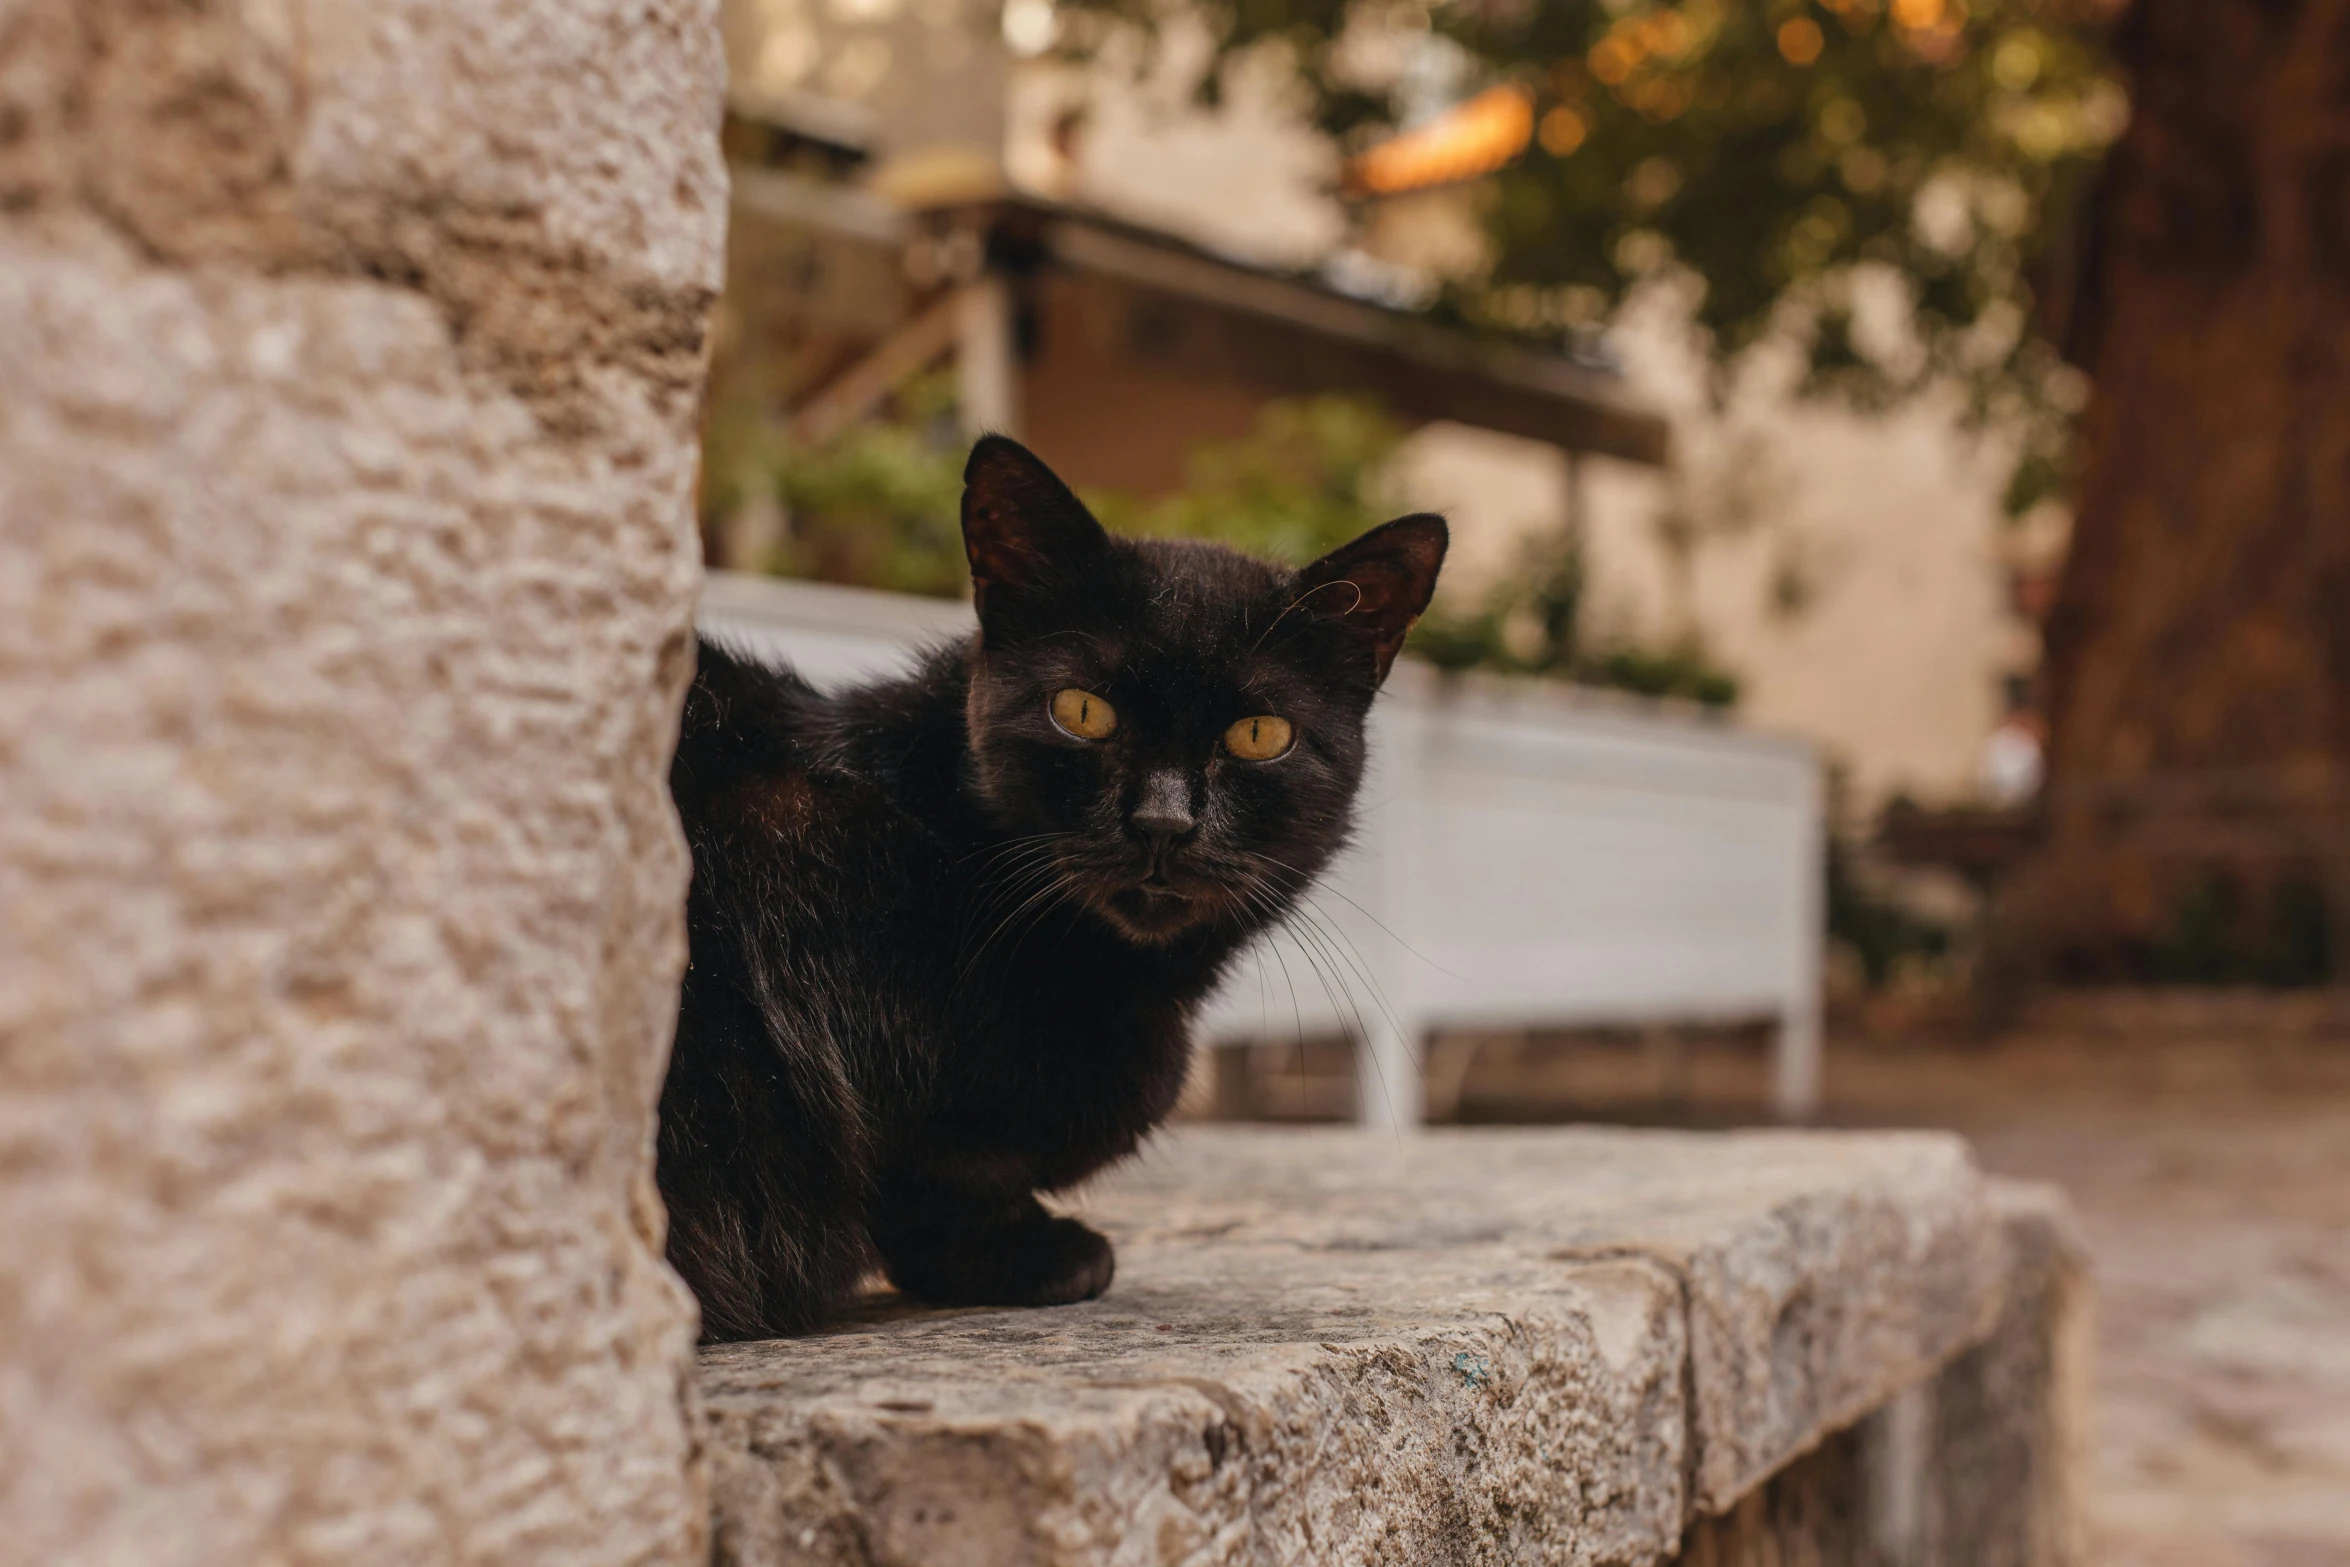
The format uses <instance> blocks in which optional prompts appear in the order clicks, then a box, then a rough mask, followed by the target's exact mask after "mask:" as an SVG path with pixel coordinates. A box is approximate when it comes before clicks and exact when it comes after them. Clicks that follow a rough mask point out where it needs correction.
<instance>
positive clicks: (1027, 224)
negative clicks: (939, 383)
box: [726, 0, 2062, 810]
mask: <svg viewBox="0 0 2350 1567" xmlns="http://www.w3.org/2000/svg"><path fill="white" fill-rule="evenodd" d="M1082 25H1088V19H1086V18H1083V17H1078V16H1074V15H1072V16H1061V15H1058V14H1056V12H1055V11H1054V9H1053V7H1052V6H1051V5H1050V4H1049V0H1011V3H1010V4H1008V5H1004V6H1001V7H999V6H997V5H995V4H992V3H988V0H730V4H729V8H728V39H729V48H730V51H731V58H732V63H733V69H734V75H733V81H734V90H733V98H732V104H733V110H734V123H733V125H732V127H731V128H730V145H731V146H732V148H733V150H734V153H735V157H736V162H737V174H736V178H737V237H736V241H735V260H736V269H737V270H736V276H735V280H734V283H733V284H732V286H731V287H730V294H731V295H732V297H733V302H734V308H733V310H732V311H731V313H730V319H729V322H728V323H727V327H726V329H730V330H733V331H736V332H742V331H754V332H758V333H762V334H764V335H765V337H766V342H765V343H764V345H763V346H762V348H761V350H760V353H759V354H758V355H757V356H756V357H758V358H760V359H761V360H763V361H764V362H766V363H769V364H771V365H776V366H781V367H782V369H781V370H780V371H779V372H777V373H778V374H779V378H780V382H781V383H782V385H781V389H780V390H779V392H778V395H779V396H785V397H789V398H792V399H794V400H795V407H796V409H797V413H796V415H795V416H796V417H798V418H800V419H801V420H802V426H801V427H802V429H803V430H804V431H805V432H808V433H821V431H823V430H824V429H827V428H830V427H832V425H833V424H834V423H835V422H837V421H840V420H843V419H847V418H853V417H855V416H856V415H857V414H858V413H859V411H860V410H861V408H862V407H863V406H865V405H867V404H869V403H870V401H871V400H873V399H874V398H876V397H877V396H878V395H879V394H880V391H881V390H882V389H883V388H884V387H885V385H886V383H887V381H888V379H889V377H890V376H891V375H893V374H895V375H902V374H903V373H904V367H905V365H907V364H909V363H929V362H932V361H934V360H937V361H941V362H944V361H947V360H950V359H951V361H952V362H953V363H954V364H955V365H956V367H957V374H958V376H959V378H960V381H961V402H962V405H963V408H964V410H965V414H966V418H967V419H968V420H969V421H970V422H972V423H974V424H977V425H986V426H989V427H995V428H1005V429H1014V430H1017V431H1019V432H1021V433H1023V434H1025V435H1026V436H1027V437H1028V438H1030V439H1031V440H1032V441H1034V442H1035V443H1036V444H1037V445H1038V446H1039V448H1040V449H1041V450H1043V451H1044V452H1045V453H1046V455H1047V456H1048V457H1049V458H1050V459H1051V460H1053V461H1054V462H1056V463H1057V464H1061V465H1062V466H1063V467H1064V469H1065V470H1066V471H1068V472H1069V473H1070V475H1071V476H1072V477H1073V478H1074V479H1076V480H1077V481H1078V482H1081V483H1097V484H1106V485H1117V486H1120V487H1124V488H1128V489H1135V490H1140V491H1143V492H1146V493H1147V492H1150V491H1153V490H1158V489H1164V488H1167V487H1171V486H1173V485H1175V484H1176V483H1177V482H1178V481H1179V479H1180V477H1181V473H1182V459H1183V455H1184V453H1185V452H1186V450H1187V449H1188V448H1189V447H1191V446H1192V445H1195V444H1197V443H1198V442H1200V441H1203V440H1208V439H1214V438H1227V437H1235V436H1239V435H1241V434H1243V433H1244V432H1245V431H1246V430H1247V429H1248V427H1249V424H1250V421H1251V419H1252V418H1253V416H1254V413H1255V411H1256V409H1257V408H1258V407H1259V406H1261V404H1262V403H1263V402H1264V400H1265V399H1267V398H1269V397H1275V396H1286V395H1295V394H1297V393H1300V392H1307V391H1316V390H1324V389H1329V390H1353V391H1368V392H1373V393H1375V394H1377V395H1379V396H1380V397H1382V398H1383V399H1384V400H1385V401H1387V402H1388V403H1389V405H1390V407H1391V408H1392V409H1393V410H1394V411H1395V412H1396V413H1397V414H1398V415H1399V416H1400V417H1402V418H1403V419H1404V420H1405V422H1406V423H1407V424H1408V425H1410V426H1411V427H1412V429H1413V434H1412V435H1411V437H1410V439H1409V440H1408V442H1407V444H1406V447H1405V450H1404V452H1403V456H1402V460H1401V463H1400V470H1401V471H1400V473H1399V475H1398V481H1399V484H1400V487H1401V488H1403V489H1404V490H1405V491H1406V493H1407V495H1408V498H1409V499H1410V500H1411V501H1412V502H1413V503H1414V504H1418V505H1426V506H1432V507H1437V508H1440V509H1443V510H1445V511H1446V512H1448V514H1450V515H1451V517H1452V518H1453V521H1454V524H1455V539H1456V545H1455V557H1454V561H1453V565H1452V568H1451V570H1450V571H1449V572H1448V582H1447V592H1448V593H1450V594H1452V595H1454V596H1455V598H1456V601H1458V600H1460V599H1463V598H1466V597H1468V596H1471V595H1474V594H1476V593H1477V592H1478V591H1480V589H1481V588H1482V587H1483V586H1484V585H1486V584H1488V583H1490V582H1491V581H1493V580H1494V579H1495V578H1496V577H1497V576H1499V575H1500V574H1501V573H1503V572H1506V571H1508V570H1509V569H1510V568H1511V566H1512V565H1513V563H1514V562H1515V561H1516V560H1517V559H1518V558H1519V548H1518V546H1519V543H1520V541H1521V540H1523V539H1524V538H1526V537H1527V536H1528V535H1530V534H1534V533H1539V532H1545V531H1556V530H1560V529H1567V528H1572V529H1574V530H1576V532H1577V533H1578V535H1579V537H1580V540H1581V544H1582V547H1583V550H1584V553H1585V559H1586V564H1587V568H1588V572H1589V580H1590V591H1589V598H1588V603H1589V609H1588V611H1587V614H1588V616H1589V618H1590V622H1591V623H1592V626H1593V630H1594V631H1595V633H1596V634H1597V635H1598V636H1600V637H1603V638H1604V637H1621V638H1624V639H1627V640H1635V639H1636V640H1641V641H1645V642H1648V643H1651V644H1655V643H1672V642H1678V641H1685V640H1689V639H1695V640H1697V641H1700V642H1702V644H1703V645H1704V646H1705V647H1706V648H1707V649H1708V651H1709V652H1710V653H1711V654H1712V655H1713V656H1714V657H1715V658H1716V659H1717V660H1719V661H1721V662H1723V663H1726V664H1727V665H1728V666H1730V667H1731V668H1732V669H1734V670H1735V671H1736V672H1737V673H1738V675H1739V676H1740V678H1741V681H1742V685H1743V692H1744V695H1743V697H1742V708H1743V710H1744V712H1745V713H1746V715H1747V716H1748V717H1749V718H1751V719H1752V720H1754V721H1756V722H1759V723H1762V724H1764V725H1768V726H1773V727H1779V728H1784V729H1790V730H1794V731H1797V732H1800V733H1803V734H1805V735H1808V736H1811V737H1813V738H1815V739H1817V740H1819V741H1820V742H1822V743H1823V744H1824V745H1825V746H1826V747H1827V748H1828V750H1829V751H1830V753H1831V754H1832V755H1833V756H1835V757H1837V758H1838V759H1839V760H1840V761H1841V762H1842V763H1843V764H1844V765H1845V767H1846V768H1847V770H1848V775H1849V782H1850V785H1851V790H1850V795H1849V800H1850V803H1851V804H1852V805H1853V806H1854V807H1855V808H1856V809H1860V810H1868V809H1873V807H1874V806H1876V805H1877V804H1880V803H1882V802H1883V801H1885V800H1887V799H1890V798H1893V797H1895V796H1897V795H1906V796H1909V797H1911V798H1915V799H1920V800H1924V801H1927V802H1929V803H1944V802H1960V801H1965V800H1969V799H1972V798H1974V797H1975V796H1976V795H1977V794H1978V792H1979V780H1980V779H1981V778H1982V777H1983V775H1984V771H1983V770H1984V761H1985V755H1986V748H1987V747H1988V748H1994V749H1995V748H1996V744H1997V742H1995V741H1994V735H1995V733H1996V732H1998V731H1999V730H2000V726H2001V725H2002V724H2003V723H2004V722H2007V721H2008V720H2009V719H2010V718H2011V715H2012V714H2013V713H2014V712H2015V711H2016V710H2017V709H2018V708H2019V707H2020V706H2028V705H2029V703H2030V693H2031V690H2032V687H2033V677H2034V674H2035V671H2036V669H2037V665H2038V658H2039V649H2038V639H2037V634H2036V631H2035V621H2034V618H2033V613H2032V611H2033V610H2034V608H2035V607H2036V601H2035V594H2036V592H2037V588H2038V585H2039V584H2040V583H2041V582H2043V581H2044V580H2045V577H2046V575H2047V573H2048V571H2049V569H2050V567H2051V566H2052V563H2053V561H2054V559H2055V557H2056V555H2057V553H2058V552H2059V550H2060V549H2061V546H2062V528H2061V526H2060V525H2059V523H2058V521H2057V520H2056V519H2051V518H2040V519H2034V520H2033V525H2032V526H2030V527H2026V528H2021V529H2018V528H2015V527H2013V526H2011V525H2009V524H2008V523H2007V522H2006V521H2005V520H2004V518H2003V517H2002V514H2001V511H2000V507H1999V504H1998V496H1999V487H2000V484H2001V482H2002V480H2003V478H2004V473H2005V465H2004V462H2003V454H2002V453H2001V452H1999V451H1997V450H1995V449H1988V448H1985V447H1979V446H1978V445H1976V444H1975V443H1973V442H1971V441H1970V440H1969V439H1968V438H1966V437H1963V436H1962V435H1960V434H1959V433H1958V431H1957V427H1956V421H1955V418H1954V416H1953V414H1952V411H1951V410H1949V409H1946V408H1939V407H1933V406H1920V407H1913V408H1910V409H1907V410H1904V411H1902V412H1899V413H1897V414H1894V415H1890V416H1885V417H1876V418H1864V417H1861V416H1858V415H1855V414H1852V413H1849V412H1846V411H1843V410H1841V409H1835V408H1828V407H1821V406H1812V405H1802V404H1798V403H1796V402H1795V401H1794V400H1793V399H1792V398H1791V396H1790V395H1788V394H1787V393H1786V391H1785V390H1784V384H1783V382H1774V381H1772V379H1771V377H1770V376H1769V375H1768V374H1767V373H1765V374H1762V375H1758V376H1755V377H1750V382H1751V383H1752V384H1750V385H1749V386H1747V387H1746V388H1744V389H1743V390H1742V391H1741V392H1740V394H1739V395H1738V396H1736V397H1734V398H1733V399H1732V400H1731V402H1730V404H1729V405H1728V406H1727V407H1716V406H1715V405H1714V403H1713V401H1712V399H1711V398H1710V397H1709V395H1708V393H1707V391H1706V388H1705V385H1704V377H1703V367H1702V364H1701V362H1700V359H1699V357H1698V355H1697V354H1696V353H1695V352H1694V350H1693V348H1692V346H1691V345H1690V343H1689V342H1688V340H1687V334H1686V329H1685V320H1686V316H1685V312H1684V311H1683V310H1682V309H1680V308H1679V307H1678V306H1677V305H1676V302H1675V301H1673V300H1671V299H1670V298H1659V299H1656V300H1654V301H1651V302H1649V303H1648V304H1647V305H1645V306H1644V307H1643V308H1640V309H1637V310H1635V311H1634V312H1633V313H1632V317H1631V319H1629V320H1627V321H1625V322H1622V323H1619V325H1618V327H1617V328H1616V329H1615V330H1614V331H1613V332H1612V333H1611V335H1610V338H1609V340H1608V341H1607V342H1606V343H1605V344H1604V345H1593V344H1588V343H1587V344H1584V345H1581V351H1580V352H1573V353H1571V352H1569V351H1568V350H1567V349H1566V348H1564V347H1561V348H1560V349H1559V350H1557V351H1556V352H1551V353H1540V352H1532V351H1515V352H1513V351H1504V350H1493V349H1480V348H1478V347H1476V346H1474V345H1472V344H1471V343H1470V341H1469V340H1468V339H1466V338H1465V337H1459V336H1456V335H1454V334H1451V333H1448V332H1442V331H1439V330H1437V329H1435V328H1433V327H1430V326H1428V325H1426V324H1425V323H1422V322H1419V321H1416V320H1414V319H1413V317H1412V315H1411V313H1410V312H1411V308H1412V307H1413V306H1415V305H1416V304H1419V303H1421V302H1424V301H1425V300H1426V299H1427V298H1428V297H1429V296H1430V295H1431V294H1432V292H1433V291H1434V288H1435V286H1436V285H1437V283H1438V282H1439V281H1440V280H1441V279H1443V278H1444V277H1446V276H1457V275H1463V274H1470V273H1473V272H1474V271H1475V270H1476V269H1477V268H1478V267H1479V266H1480V265H1481V264H1482V259H1483V249H1482V242H1481V239H1480V235H1479V225H1478V221H1477V219H1478V202H1479V201H1480V199H1481V194H1480V193H1481V187H1480V185H1479V184H1478V179H1479V176H1481V175H1482V174H1484V173H1487V172H1489V171H1490V170H1492V169H1493V168H1496V167H1498V166H1500V164H1501V163H1503V162H1506V161H1507V160H1508V159H1509V158H1511V157H1515V156H1517V155H1519V153H1520V152H1521V151H1522V150H1523V149H1524V148H1525V147H1526V146H1527V145H1528V143H1529V142H1530V141H1531V140H1532V139H1533V138H1534V137H1535V136H1537V135H1538V134H1540V132H1539V130H1538V128H1537V127H1536V126H1535V125H1534V124H1533V123H1532V120H1533V116H1532V114H1531V111H1530V110H1529V109H1528V108H1527V106H1526V105H1525V104H1524V102H1523V101H1522V100H1520V99H1518V98H1516V96H1515V95H1514V94H1511V93H1509V92H1507V91H1499V92H1488V93H1485V94H1482V95H1471V94H1468V93H1467V92H1465V91H1464V90H1463V88H1464V83H1462V82H1461V81H1460V80H1459V72H1458V70H1457V68H1456V64H1455V62H1451V61H1448V60H1447V58H1446V57H1445V56H1444V54H1443V52H1442V50H1441V48H1439V47H1433V46H1424V45H1423V43H1422V42H1421V41H1419V40H1415V39H1414V38H1412V37H1410V36H1409V35H1406V36H1402V37H1400V38H1397V39H1391V40H1388V41H1387V42H1386V44H1385V47H1388V48H1390V49H1392V50H1394V51H1396V52H1397V61H1396V69H1397V70H1398V71H1400V72H1401V73H1403V78H1404V79H1405V81H1406V82H1407V85H1408V86H1409V87H1410V88H1411V89H1412V90H1411V92H1408V93H1407V94H1406V96H1407V97H1408V98H1415V99H1416V100H1417V101H1418V102H1419V103H1420V104H1421V111H1420V113H1419V114H1418V116H1417V118H1416V120H1415V121H1414V122H1412V123H1408V124H1407V125H1406V127H1405V128H1404V130H1403V131H1402V133H1401V134H1399V135H1398V136H1397V137H1395V138H1394V139H1393V140H1392V141H1390V142H1389V143H1387V144H1386V145H1384V146H1382V147H1379V148H1376V149H1373V150H1372V151H1370V152H1369V153H1368V154H1366V155H1364V156H1361V157H1358V158H1357V159H1356V160H1355V162H1354V163H1353V164H1352V165H1351V166H1344V167H1342V166H1341V162H1340V159H1339V156H1338V154H1337V152H1336V151H1335V150H1334V149H1332V148H1331V146H1330V145H1329V144H1328V143H1327V142H1326V141H1325V140H1324V139H1323V138H1321V137H1319V136H1317V135H1316V134H1314V133H1313V132H1312V131H1311V130H1310V129H1309V128H1308V127H1306V126H1305V125H1304V124H1303V123H1302V122H1301V120H1300V119H1299V117H1298V115H1297V114H1296V113H1295V111H1294V109H1293V108H1292V106H1291V104H1290V101H1289V99H1288V97H1287V96H1286V94H1285V89H1284V81H1283V78H1282V75H1281V73H1280V71H1279V69H1278V68H1277V67H1275V66H1273V65H1271V64H1269V63H1268V64H1266V65H1265V66H1263V67H1262V68H1243V69H1242V70H1241V71H1239V72H1238V73H1237V74H1236V75H1235V76H1234V77H1233V78H1232V79H1231V80H1230V82H1229V83H1228V90H1227V91H1226V92H1225V93H1224V95H1223V101H1222V103H1221V104H1220V106H1219V107H1218V108H1217V109H1215V110H1214V111H1209V110H1206V109H1203V108H1201V107H1200V106H1198V104H1197V103H1196V102H1195V100H1194V98H1193V95H1192V91H1191V89H1192V86H1193V83H1194V82H1195V81H1196V79H1197V76H1198V72H1199V69H1200V67H1201V64H1202V63H1203V61H1204V57H1205V48H1206V46H1205V41H1204V38H1203V37H1202V36H1200V35H1198V34H1196V33H1192V32H1187V30H1186V29H1184V28H1183V27H1182V26H1180V25H1170V26H1169V27H1168V28H1167V29H1166V30H1165V31H1164V32H1163V33H1162V34H1161V36H1160V38H1159V40H1158V41H1157V44H1156V46H1155V48H1154V49H1153V50H1151V51H1149V52H1145V51H1143V50H1142V49H1141V48H1140V47H1139V46H1137V45H1135V44H1133V42H1132V41H1131V40H1115V39H1114V40H1111V41H1110V44H1109V46H1108V47H1106V48H1104V49H1103V50H1101V51H1100V52H1099V54H1098V55H1097V57H1096V59H1095V62H1094V63H1093V64H1091V65H1087V66H1075V65H1071V64H1068V63H1066V62H1064V61H1061V60H1058V59H1057V58H1055V57H1053V55H1052V54H1051V53H1050V49H1051V46H1052V45H1053V43H1054V42H1055V40H1056V37H1057V36H1058V30H1059V29H1061V28H1063V27H1066V26H1082ZM754 273H756V274H758V275H753V274H754ZM1594 348H1597V349H1598V350H1599V351H1598V352H1597V353H1594V352H1593V350H1594ZM1765 368H1766V371H1767V367H1765ZM1649 410H1656V411H1661V412H1662V413H1663V414H1665V415H1667V416H1668V417H1669V419H1670V425H1671V439H1670V442H1669V443H1668V441H1667V440H1666V439H1665V432H1664V429H1663V427H1662V426H1660V425H1659V424H1658V423H1656V422H1655V421H1654V420H1653V419H1651V418H1649V417H1648V411H1649ZM1668 447H1669V449H1670V453H1671V457H1672V461H1671V462H1670V463H1669V464H1668V463H1666V462H1664V461H1663V459H1664V458H1666V456H1667V454H1668Z"/></svg>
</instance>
